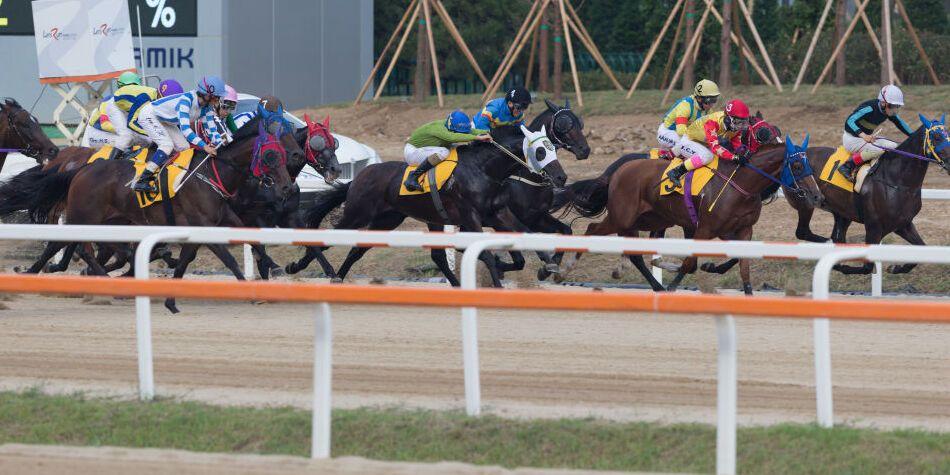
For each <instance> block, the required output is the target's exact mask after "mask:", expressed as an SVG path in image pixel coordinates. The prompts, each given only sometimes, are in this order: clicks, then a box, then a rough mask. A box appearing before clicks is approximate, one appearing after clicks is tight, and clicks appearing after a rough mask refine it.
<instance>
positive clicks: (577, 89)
mask: <svg viewBox="0 0 950 475" xmlns="http://www.w3.org/2000/svg"><path fill="white" fill-rule="evenodd" d="M566 1H568V0H557V5H558V8H560V9H561V22H562V23H563V28H564V41H565V42H566V43H567V59H568V60H569V61H570V63H571V76H573V78H574V94H575V95H576V96H577V107H579V108H582V109H583V108H584V96H583V95H582V94H581V80H580V78H578V77H577V62H576V61H575V60H574V45H573V43H572V42H571V31H570V30H569V29H568V25H567V12H566V11H565V9H564V2H566Z"/></svg>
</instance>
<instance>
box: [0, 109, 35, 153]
mask: <svg viewBox="0 0 950 475" xmlns="http://www.w3.org/2000/svg"><path fill="white" fill-rule="evenodd" d="M6 114H7V124H8V125H9V127H10V129H11V130H13V133H14V134H16V136H17V138H18V139H20V142H23V144H24V145H26V148H0V153H22V154H23V155H26V156H27V157H30V158H32V159H34V160H35V159H37V158H38V157H39V156H40V154H41V152H40V151H39V150H37V149H35V148H33V145H32V144H30V142H29V141H28V140H26V138H25V137H23V133H22V132H20V129H18V128H17V127H16V124H14V123H13V113H11V112H9V111H7V112H6Z"/></svg>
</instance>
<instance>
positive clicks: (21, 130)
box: [0, 98, 59, 169]
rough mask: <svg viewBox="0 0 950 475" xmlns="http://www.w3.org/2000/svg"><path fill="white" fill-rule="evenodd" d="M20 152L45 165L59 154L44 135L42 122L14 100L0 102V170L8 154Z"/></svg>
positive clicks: (8, 99) (57, 149)
mask: <svg viewBox="0 0 950 475" xmlns="http://www.w3.org/2000/svg"><path fill="white" fill-rule="evenodd" d="M13 152H19V153H22V154H23V155H26V156H27V157H30V158H32V159H34V160H36V162H37V163H41V164H42V163H45V162H47V161H49V160H52V159H53V157H55V156H56V154H57V153H59V148H57V147H56V145H53V142H52V141H50V139H49V137H47V136H46V134H45V133H43V128H42V127H40V122H39V121H38V120H36V117H33V115H32V114H30V112H29V111H27V110H26V109H24V108H23V107H21V106H20V104H18V103H17V101H15V100H14V99H11V98H6V99H4V100H3V101H0V169H2V168H3V164H4V162H5V161H6V159H7V153H13Z"/></svg>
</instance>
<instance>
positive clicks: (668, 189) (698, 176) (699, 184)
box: [650, 152, 719, 196]
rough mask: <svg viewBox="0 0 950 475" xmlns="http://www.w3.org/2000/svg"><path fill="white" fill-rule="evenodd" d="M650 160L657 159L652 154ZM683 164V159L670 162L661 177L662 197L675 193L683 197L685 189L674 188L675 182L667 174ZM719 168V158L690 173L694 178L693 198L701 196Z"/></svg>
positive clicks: (691, 189)
mask: <svg viewBox="0 0 950 475" xmlns="http://www.w3.org/2000/svg"><path fill="white" fill-rule="evenodd" d="M650 159H655V158H654V154H653V153H652V152H651V153H650ZM681 163H683V159H682V158H679V157H676V158H674V159H673V160H670V164H669V165H668V166H667V167H666V168H664V169H663V173H662V174H661V175H660V177H661V179H662V181H660V195H661V196H666V195H671V194H674V193H678V194H681V195H682V194H683V187H682V186H676V187H674V186H673V182H671V181H670V180H669V178H667V177H666V174H667V173H669V171H670V170H672V169H674V168H676V167H678V166H679V165H680V164H681ZM718 168H719V157H714V158H713V161H712V162H710V163H709V165H706V166H705V167H702V168H697V169H695V170H693V171H691V172H690V173H691V174H692V175H693V176H692V180H691V182H692V183H691V185H692V186H691V187H690V194H691V195H692V196H696V195H698V194H700V192H702V191H703V188H705V187H706V185H707V184H708V183H709V181H710V180H712V177H713V175H714V174H715V173H714V172H713V170H716V169H718ZM684 182H685V180H684Z"/></svg>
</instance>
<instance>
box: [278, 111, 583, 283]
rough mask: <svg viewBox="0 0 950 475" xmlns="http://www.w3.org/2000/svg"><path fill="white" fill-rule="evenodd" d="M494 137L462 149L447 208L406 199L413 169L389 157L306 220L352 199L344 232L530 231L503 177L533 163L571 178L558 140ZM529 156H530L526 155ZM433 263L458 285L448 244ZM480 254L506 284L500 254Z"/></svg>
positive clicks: (559, 180)
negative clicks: (408, 228) (412, 226)
mask: <svg viewBox="0 0 950 475" xmlns="http://www.w3.org/2000/svg"><path fill="white" fill-rule="evenodd" d="M491 136H492V139H493V141H492V142H478V143H472V144H469V145H465V146H461V147H459V148H458V156H459V158H458V166H457V168H456V170H455V173H454V175H453V176H452V178H450V179H449V181H448V182H447V183H446V184H445V186H444V187H443V188H442V190H440V191H439V192H438V196H439V201H440V202H441V206H442V210H441V211H440V210H439V208H438V207H437V206H436V204H435V202H434V200H433V198H432V197H431V196H430V194H428V193H426V194H419V195H410V196H400V194H399V190H400V187H401V184H402V180H403V175H404V172H405V169H406V164H405V163H404V162H383V163H379V164H375V165H371V166H369V167H366V168H365V169H364V170H363V171H362V173H360V174H359V175H357V176H356V178H354V179H353V181H351V182H350V183H348V184H346V185H343V186H340V187H338V188H336V189H334V190H332V191H330V192H328V193H325V194H323V195H322V196H321V197H319V198H318V200H317V203H316V204H315V205H314V206H313V208H311V209H310V210H309V212H308V213H307V214H308V217H307V219H306V221H307V222H308V223H319V222H320V221H322V220H323V218H324V217H325V216H326V215H327V214H328V213H329V212H330V211H331V210H333V209H335V208H336V207H338V206H340V205H341V204H344V202H345V203H346V206H345V207H344V210H343V217H342V219H341V220H340V222H339V224H338V225H337V226H336V228H337V229H362V228H369V229H373V230H391V229H395V228H396V227H397V226H399V225H400V224H401V223H402V222H403V220H405V219H406V217H409V216H411V217H413V218H415V219H417V220H419V221H422V222H424V223H426V224H427V225H428V226H429V229H430V230H438V229H441V228H442V226H445V225H455V226H458V227H459V228H460V230H461V231H463V232H480V231H482V228H483V226H485V225H486V223H487V222H489V221H490V222H492V223H493V224H495V225H497V226H500V227H504V228H505V229H512V230H517V231H527V229H525V228H524V227H523V225H521V224H520V223H519V222H518V220H517V219H516V218H515V217H514V216H513V215H512V213H511V210H509V209H508V207H507V204H508V203H507V201H506V200H504V199H502V198H504V197H503V196H502V194H501V193H500V191H501V186H502V182H503V181H504V180H505V179H506V178H507V177H509V176H511V174H512V173H514V172H515V171H516V170H518V169H519V168H523V167H524V166H525V165H526V164H527V165H528V166H530V167H532V170H533V171H536V172H539V173H540V174H542V175H543V176H545V177H546V178H547V179H549V180H551V181H552V182H553V183H554V184H555V185H556V186H563V185H564V182H565V181H566V180H567V175H566V174H565V173H564V170H563V169H562V168H561V165H560V163H558V161H557V153H556V151H555V148H554V145H553V144H552V143H551V142H550V140H549V139H548V137H547V135H546V132H545V130H544V129H543V128H542V130H541V131H540V132H531V131H529V130H528V129H527V128H526V127H523V126H522V127H520V128H519V127H514V126H504V127H499V128H496V129H495V130H493V131H492V132H491ZM526 154H527V157H526V156H525V155H526ZM368 250H369V248H365V247H364V248H353V249H351V250H350V252H349V254H348V255H347V257H346V260H345V261H344V262H343V264H342V265H341V266H340V268H339V270H338V271H337V277H338V278H340V279H343V278H344V277H346V274H347V273H348V272H349V270H350V268H351V267H352V265H353V264H354V263H356V261H358V260H359V259H360V258H361V257H362V256H363V254H365V253H366V251H368ZM315 251H316V249H315V248H312V247H308V248H307V253H306V255H305V256H304V257H303V258H302V259H300V261H298V262H295V263H291V264H289V265H288V266H287V272H288V273H291V274H292V273H296V272H299V271H300V270H303V269H305V268H306V266H307V265H308V264H309V263H310V262H311V261H312V260H313V258H314V257H315V256H316V253H315ZM431 255H432V260H433V261H434V262H435V263H436V265H437V266H438V267H439V269H440V270H441V271H442V273H443V274H444V275H445V277H446V279H448V281H449V282H450V283H451V284H452V285H453V286H458V285H459V281H458V279H457V278H456V277H455V273H454V272H452V270H450V269H449V266H448V262H447V261H446V257H445V250H444V249H433V250H432V251H431ZM479 258H480V259H481V260H482V261H483V262H485V264H486V265H487V266H488V269H489V272H490V273H491V277H492V283H493V284H494V285H495V286H501V281H500V278H499V275H498V272H497V268H496V259H495V257H494V255H493V254H492V253H490V252H486V253H483V254H482V255H481V256H479Z"/></svg>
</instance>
